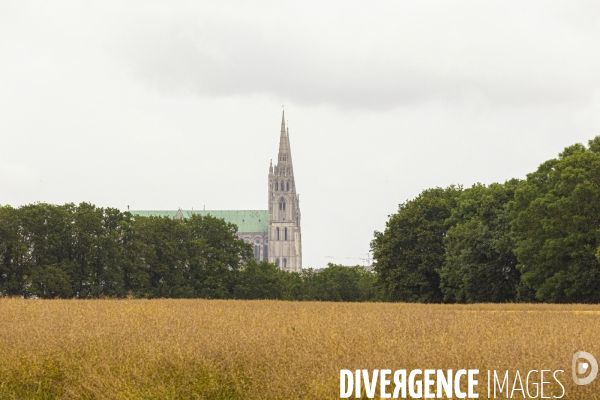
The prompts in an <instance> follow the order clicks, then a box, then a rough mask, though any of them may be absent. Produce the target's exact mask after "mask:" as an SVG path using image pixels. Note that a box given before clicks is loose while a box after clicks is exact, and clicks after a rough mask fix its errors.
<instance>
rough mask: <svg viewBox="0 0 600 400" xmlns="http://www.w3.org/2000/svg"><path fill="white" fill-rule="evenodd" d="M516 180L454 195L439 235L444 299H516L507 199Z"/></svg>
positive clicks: (472, 188)
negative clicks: (443, 233) (442, 234)
mask: <svg viewBox="0 0 600 400" xmlns="http://www.w3.org/2000/svg"><path fill="white" fill-rule="evenodd" d="M518 185H519V181H518V180H512V181H509V182H506V183H505V184H503V185H501V184H497V183H496V184H492V185H490V186H487V187H486V186H485V185H481V184H477V185H474V186H473V187H471V188H469V189H466V190H464V191H463V192H462V193H461V194H460V196H458V198H457V200H456V205H455V207H454V209H453V210H452V215H451V216H450V218H449V219H448V220H447V221H446V223H447V224H448V225H449V226H451V227H450V228H449V229H448V233H447V236H446V237H445V238H444V246H445V249H446V252H447V255H446V260H445V263H444V266H443V268H441V270H440V278H441V284H440V286H441V289H442V293H443V294H444V302H461V303H481V302H494V303H501V302H507V301H516V300H517V288H518V286H519V282H520V276H519V271H518V270H517V269H516V265H517V258H516V256H515V255H514V253H513V248H514V240H513V237H512V235H511V231H510V222H511V219H510V215H509V211H508V209H507V205H508V203H509V202H510V201H511V200H513V198H514V191H515V189H516V188H517V187H518Z"/></svg>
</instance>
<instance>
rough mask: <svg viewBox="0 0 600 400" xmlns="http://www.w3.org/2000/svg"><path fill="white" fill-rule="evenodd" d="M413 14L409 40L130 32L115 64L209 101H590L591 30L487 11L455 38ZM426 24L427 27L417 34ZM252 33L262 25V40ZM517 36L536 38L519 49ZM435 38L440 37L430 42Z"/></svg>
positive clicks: (366, 104) (442, 22) (448, 24)
mask: <svg viewBox="0 0 600 400" xmlns="http://www.w3.org/2000/svg"><path fill="white" fill-rule="evenodd" d="M417 11H423V10H417ZM417 11H415V10H412V12H413V13H414V14H415V15H413V16H410V15H408V16H407V15H403V17H402V18H400V20H399V21H398V23H399V24H400V23H410V24H411V26H414V32H412V33H413V36H409V37H407V36H406V32H407V31H410V29H411V28H394V27H392V28H391V29H390V28H389V27H388V28H387V29H382V30H381V31H378V29H379V26H378V25H377V24H376V23H374V24H371V25H368V26H366V27H365V26H362V27H361V28H356V29H355V30H353V29H354V28H353V26H352V23H351V22H347V23H345V24H341V26H337V27H336V29H337V30H338V31H337V32H334V33H335V34H334V35H331V32H329V31H323V29H325V28H324V27H323V26H316V27H315V28H314V29H312V30H311V29H308V30H307V31H306V32H303V33H302V34H299V33H298V31H299V30H300V28H299V27H300V26H310V25H309V24H305V23H303V22H296V26H295V28H294V26H292V27H291V28H288V29H287V30H283V29H279V28H282V27H283V26H285V25H282V24H281V23H280V22H278V20H277V19H275V20H274V22H269V21H266V22H265V21H258V23H257V24H251V23H248V21H244V20H242V22H240V21H239V20H238V21H236V23H232V22H231V21H227V20H224V19H219V17H218V16H217V18H216V20H215V21H207V20H203V21H200V22H194V21H193V18H191V19H190V18H186V20H185V21H179V24H178V23H177V22H174V23H172V24H171V25H167V26H161V27H142V28H141V31H140V32H138V35H139V36H138V40H137V41H136V42H132V43H129V45H128V46H129V47H127V46H126V48H127V57H130V59H131V60H133V65H134V67H133V68H134V73H135V74H136V75H137V76H138V77H139V78H141V79H143V80H146V81H148V82H150V83H151V84H152V85H156V86H157V87H159V88H161V90H166V91H192V92H194V93H196V94H199V95H203V96H209V97H212V96H232V95H248V94H269V95H272V96H274V97H276V98H281V99H289V100H291V101H294V102H297V103H298V104H304V105H318V104H329V105H336V106H340V107H350V108H368V109H382V108H391V107H395V106H398V105H411V104H415V103H421V102H424V101H429V100H439V99H441V100H444V101H450V102H456V101H461V100H466V101H468V100H469V99H470V98H471V97H472V96H473V95H474V94H475V95H476V97H481V98H483V99H485V100H486V101H489V102H491V103H495V104H498V105H508V106H511V105H523V104H528V103H535V104H541V103H564V102H578V101H583V100H587V99H589V98H590V97H591V96H592V95H593V93H594V92H595V91H596V90H598V83H599V82H598V78H597V74H596V72H595V71H596V70H597V69H598V67H600V65H599V64H600V62H599V56H598V55H597V54H596V53H595V52H594V51H593V50H592V49H593V47H594V39H595V38H596V37H597V36H598V31H597V30H594V29H591V32H590V28H589V27H588V28H586V30H585V32H580V31H576V30H574V28H573V27H570V26H567V25H565V24H560V23H557V22H556V21H555V25H552V20H551V19H550V18H549V17H548V18H545V19H542V20H541V21H537V22H535V21H533V22H530V23H531V25H532V26H531V27H527V23H528V22H527V21H523V20H522V19H518V20H511V21H506V22H507V26H503V21H502V18H505V17H506V15H499V16H498V17H497V18H495V17H494V16H493V15H492V14H493V12H494V10H493V9H489V10H483V11H481V10H480V11H479V13H480V14H481V13H484V14H485V18H487V19H491V20H492V21H493V24H492V26H489V27H486V26H484V25H483V23H482V22H481V21H474V22H473V21H469V19H468V16H462V17H461V18H462V19H461V21H458V22H462V23H464V24H466V26H463V27H461V30H460V31H459V32H458V33H457V32H456V31H455V27H454V26H453V24H454V23H457V21H456V20H448V19H445V18H440V17H439V16H436V15H433V16H427V15H422V14H419V13H418V12H417ZM425 11H426V10H425ZM530 11H531V10H530ZM394 12H399V10H392V12H390V15H388V16H387V18H388V21H384V22H382V24H383V25H386V24H387V25H389V24H390V21H389V20H392V21H393V20H394V17H395V16H394ZM477 16H478V15H474V17H477ZM252 17H253V15H252V14H250V15H249V16H248V19H249V20H250V19H251V18H252ZM429 17H431V18H433V19H434V21H433V22H434V24H435V25H436V26H435V27H429V28H427V27H423V26H420V24H419V22H425V20H426V19H427V18H429ZM436 18H437V19H436ZM411 19H416V20H417V21H416V22H415V21H411ZM538 19H539V18H538ZM263 22H264V23H266V24H269V23H271V24H272V26H269V27H268V29H267V28H265V27H264V25H260V23H263ZM484 22H485V21H484ZM510 23H514V24H516V25H518V26H510ZM537 25H540V26H537ZM359 29H362V30H363V32H364V35H362V34H361V31H360V30H359ZM479 29H481V30H482V31H481V32H478V30H479ZM524 29H525V30H526V29H532V30H538V31H539V32H538V33H537V34H534V35H532V36H533V38H530V39H528V40H523V39H522V35H521V34H522V32H521V31H522V30H524ZM513 30H514V31H515V32H512V31H513ZM440 31H447V35H446V36H447V37H446V38H444V37H443V36H442V38H439V37H438V35H439V34H440ZM273 32H278V34H277V35H275V34H274V33H273ZM340 32H341V33H340ZM479 34H480V36H481V37H476V36H475V37H473V36H472V35H479ZM442 35H443V34H442ZM344 36H346V37H347V38H346V40H344ZM325 37H327V38H328V39H323V38H325ZM332 37H333V38H332ZM433 37H435V38H433ZM361 38H362V39H361ZM467 38H470V40H469V41H467V40H466V39H467ZM556 38H560V39H561V40H560V41H557V40H555V39H556ZM149 44H150V45H149Z"/></svg>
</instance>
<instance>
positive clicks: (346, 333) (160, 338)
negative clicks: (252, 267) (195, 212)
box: [0, 299, 600, 399]
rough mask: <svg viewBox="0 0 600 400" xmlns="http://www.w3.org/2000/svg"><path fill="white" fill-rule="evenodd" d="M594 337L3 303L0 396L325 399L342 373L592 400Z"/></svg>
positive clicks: (322, 307)
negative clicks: (466, 380) (415, 377)
mask: <svg viewBox="0 0 600 400" xmlns="http://www.w3.org/2000/svg"><path fill="white" fill-rule="evenodd" d="M599 332H600V307H599V306H554V305H473V306H443V305H408V304H365V303H363V304H348V303H294V302H279V301H207V300H151V301H146V300H94V301H81V300H51V301H39V300H20V299H0V398H3V399H4V398H19V399H21V398H22V399H30V398H39V399H52V398H61V399H62V398H64V399H105V398H106V399H181V398H206V399H220V398H232V399H237V398H244V399H296V398H303V399H324V398H339V370H340V369H342V368H346V369H357V368H368V369H375V368H379V369H381V368H389V369H392V370H395V369H401V368H402V369H409V370H410V369H416V368H421V369H422V368H435V369H450V368H452V369H458V368H472V369H473V368H479V369H480V370H481V373H480V376H479V379H480V387H481V388H482V389H483V388H485V387H486V383H485V382H486V376H485V375H486V374H487V373H486V371H487V370H488V369H496V370H506V369H510V370H512V371H514V370H516V369H519V370H521V372H523V371H528V370H530V369H538V370H539V369H554V370H555V369H563V370H565V374H563V375H562V379H561V381H562V382H563V383H565V384H566V389H567V396H565V397H564V398H580V399H583V398H585V399H600V383H599V382H600V378H597V379H596V381H594V382H593V383H592V384H590V385H587V386H582V387H576V386H575V385H574V384H573V383H572V380H571V372H570V368H571V357H572V355H573V353H574V352H575V351H577V350H585V351H588V352H590V353H592V354H594V355H595V356H596V358H600V342H599V341H598V335H599ZM558 393H559V392H558ZM486 397H487V396H486V394H484V393H483V392H482V395H481V396H480V398H486Z"/></svg>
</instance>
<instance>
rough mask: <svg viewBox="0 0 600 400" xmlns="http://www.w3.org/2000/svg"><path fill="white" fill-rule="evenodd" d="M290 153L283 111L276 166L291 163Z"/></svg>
mask: <svg viewBox="0 0 600 400" xmlns="http://www.w3.org/2000/svg"><path fill="white" fill-rule="evenodd" d="M291 156H292V155H291V153H290V141H289V138H288V131H287V129H286V128H285V111H284V112H283V114H282V115H281V134H280V135H279V157H278V159H277V164H278V165H279V164H280V163H283V164H288V163H290V164H291V162H292V158H291Z"/></svg>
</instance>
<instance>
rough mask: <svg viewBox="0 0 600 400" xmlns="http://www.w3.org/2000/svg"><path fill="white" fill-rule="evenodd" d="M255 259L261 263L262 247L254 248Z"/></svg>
mask: <svg viewBox="0 0 600 400" xmlns="http://www.w3.org/2000/svg"><path fill="white" fill-rule="evenodd" d="M254 259H255V260H256V261H260V246H254Z"/></svg>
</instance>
